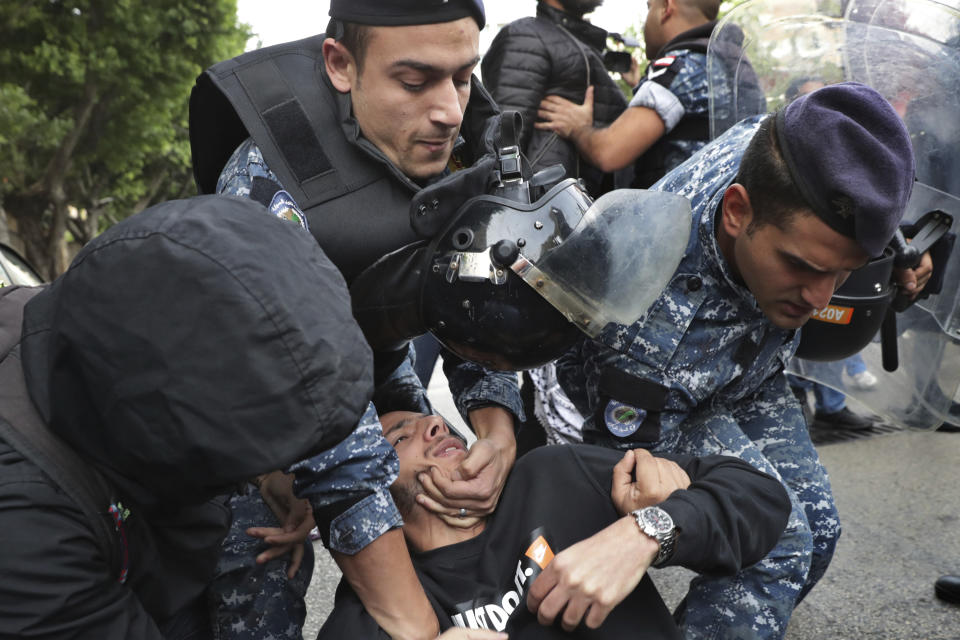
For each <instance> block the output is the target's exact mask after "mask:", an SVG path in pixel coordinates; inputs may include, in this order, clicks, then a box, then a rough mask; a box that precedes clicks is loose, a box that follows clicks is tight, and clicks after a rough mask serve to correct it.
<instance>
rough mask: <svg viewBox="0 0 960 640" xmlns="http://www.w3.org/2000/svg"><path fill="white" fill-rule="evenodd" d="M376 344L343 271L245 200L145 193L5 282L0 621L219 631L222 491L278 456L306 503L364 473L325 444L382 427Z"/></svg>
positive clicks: (55, 627)
mask: <svg viewBox="0 0 960 640" xmlns="http://www.w3.org/2000/svg"><path fill="white" fill-rule="evenodd" d="M372 361H373V359H372V354H371V351H370V348H369V346H368V345H367V343H366V340H365V339H364V337H363V334H362V332H361V330H360V328H359V327H358V326H357V324H356V322H355V320H354V319H353V316H352V312H351V308H350V297H349V293H348V290H347V287H346V284H345V282H344V280H343V277H342V276H341V275H340V272H339V271H338V270H337V269H336V267H335V266H334V265H333V264H332V263H331V262H330V260H329V259H328V258H327V257H326V255H325V254H324V252H323V251H322V250H321V249H320V247H319V246H318V245H317V243H316V242H315V241H314V240H313V239H312V238H311V237H310V235H309V234H307V233H304V232H303V231H302V230H301V229H299V228H298V227H297V225H295V224H291V223H290V222H287V221H284V220H281V219H279V218H277V217H274V216H271V215H269V214H268V213H267V211H266V209H265V208H264V207H262V206H261V205H259V204H257V203H255V202H253V201H250V200H246V199H240V198H229V197H217V196H206V197H198V198H193V199H190V200H182V201H175V202H170V203H165V204H162V205H157V206H155V207H151V208H150V209H147V210H145V211H143V212H141V213H140V214H137V215H135V216H132V217H130V218H128V219H127V220H125V221H123V222H121V223H120V224H118V225H116V226H114V227H112V228H111V229H109V230H108V231H106V232H105V233H104V234H102V235H101V236H99V237H98V238H96V239H94V240H93V241H92V242H91V243H89V244H88V245H87V246H86V247H84V249H83V250H82V251H81V252H80V254H79V255H78V256H77V258H76V259H75V260H74V261H73V263H72V265H71V267H70V268H69V269H68V270H67V272H66V273H64V274H63V275H62V276H60V277H59V278H58V279H57V280H55V281H54V282H53V283H52V284H50V285H49V286H45V287H7V288H3V289H0V576H3V579H2V580H0V638H14V637H15V638H81V637H82V638H96V639H97V640H123V639H129V638H136V639H138V640H155V639H160V638H168V639H178V640H179V639H186V638H195V639H201V638H212V637H213V633H212V628H211V623H210V616H209V612H208V610H207V603H206V591H207V586H208V582H209V580H210V578H211V576H212V574H213V570H214V566H215V565H216V562H217V559H218V556H219V552H220V542H221V539H222V538H223V536H224V534H225V533H226V530H227V526H228V524H229V521H230V513H229V510H228V509H227V505H226V501H225V499H224V498H222V497H221V498H218V497H217V496H224V495H226V494H228V493H230V492H231V491H232V490H233V488H234V487H236V486H238V485H239V484H241V483H243V482H245V481H247V480H249V479H250V478H253V477H255V476H256V475H257V474H261V473H264V472H267V471H270V470H272V469H290V471H291V472H292V473H294V474H295V477H296V480H295V485H294V489H295V491H296V492H297V495H298V496H299V497H301V498H304V499H308V500H310V502H311V505H312V506H313V508H314V510H317V509H322V508H323V507H324V506H325V505H326V504H328V503H329V502H330V500H331V499H333V500H337V499H342V497H343V495H344V494H345V493H350V492H356V491H357V490H359V489H362V487H357V486H355V483H352V482H351V480H350V473H351V472H350V469H349V465H347V467H344V466H343V465H340V466H338V465H337V464H336V463H335V462H331V454H330V451H331V450H333V449H335V448H336V446H337V445H338V444H339V443H340V442H341V441H343V439H344V438H345V437H347V436H348V435H350V434H352V433H354V432H356V431H357V430H360V429H375V430H376V431H377V432H379V430H380V426H379V422H378V420H377V417H376V413H375V411H374V410H373V408H372V405H371V403H370V398H371V396H372V394H373V373H372V369H373V364H372ZM28 426H32V427H33V430H32V431H30V430H29V429H28V428H27V427H28ZM27 433H33V434H34V436H36V434H38V433H46V434H49V436H48V437H49V442H53V443H54V444H53V445H50V446H46V447H44V446H35V445H30V443H31V442H35V440H30V439H29V438H26V436H25V434H27ZM381 454H382V455H380V460H379V462H378V464H380V465H382V466H383V468H384V472H385V473H386V474H387V475H388V477H389V474H390V473H393V474H394V477H395V474H396V467H397V461H396V456H395V454H394V453H393V450H392V449H391V448H390V447H385V448H384V450H383V451H382V452H381ZM324 456H325V457H324ZM71 461H72V462H71ZM297 461H301V462H297ZM294 463H297V464H295V465H294ZM291 465H294V467H293V468H290V466H291ZM70 469H72V472H71V471H69V470H70ZM335 482H339V483H341V484H335ZM81 485H83V486H93V485H99V486H100V487H101V489H102V491H101V492H100V494H98V493H96V492H93V493H94V495H101V494H102V495H101V497H104V496H105V499H104V500H103V501H99V500H95V499H94V500H90V501H85V500H82V499H77V498H76V496H77V495H79V494H77V493H76V492H77V490H78V487H80V486H81ZM335 496H339V497H335ZM108 512H109V513H111V514H115V517H114V516H112V515H108ZM101 518H105V519H107V522H108V523H109V525H108V526H107V527H104V526H103V524H104V523H103V522H101ZM398 535H399V534H398ZM386 575H387V576H394V575H395V574H390V573H388V574H386ZM380 579H381V580H383V579H384V576H381V577H380Z"/></svg>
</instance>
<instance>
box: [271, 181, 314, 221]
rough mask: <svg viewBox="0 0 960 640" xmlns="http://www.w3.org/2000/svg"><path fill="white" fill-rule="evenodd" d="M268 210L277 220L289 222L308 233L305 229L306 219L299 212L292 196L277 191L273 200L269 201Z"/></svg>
mask: <svg viewBox="0 0 960 640" xmlns="http://www.w3.org/2000/svg"><path fill="white" fill-rule="evenodd" d="M268 209H270V213H272V214H273V215H275V216H277V217H278V218H282V219H284V220H289V221H290V222H293V223H296V224H298V225H300V228H302V229H303V230H305V231H309V229H308V228H307V217H306V216H305V215H303V212H302V211H300V208H299V207H298V206H297V203H296V201H295V200H294V199H293V196H291V195H290V194H289V193H287V192H286V191H283V190H280V191H277V192H276V193H275V194H274V196H273V200H271V201H270V206H269V207H268Z"/></svg>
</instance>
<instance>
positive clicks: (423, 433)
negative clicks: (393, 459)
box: [380, 411, 467, 486]
mask: <svg viewBox="0 0 960 640" xmlns="http://www.w3.org/2000/svg"><path fill="white" fill-rule="evenodd" d="M380 424H381V426H382V427H383V436H384V437H385V438H386V439H387V441H388V442H389V443H390V444H391V445H392V446H393V448H394V449H396V451H397V457H399V458H400V475H399V476H398V477H397V484H398V485H402V486H411V485H415V484H416V475H417V474H418V473H420V472H421V471H424V470H426V469H429V468H430V467H438V468H439V469H440V470H441V471H443V472H445V473H447V474H449V473H451V472H452V471H453V470H454V469H456V468H457V466H459V464H460V461H461V460H463V458H464V457H465V456H466V455H467V447H466V445H465V444H464V442H463V440H461V439H460V438H458V437H457V436H455V435H453V434H452V433H451V432H450V427H448V426H447V424H446V422H444V420H443V418H441V417H440V416H427V415H423V414H421V413H411V412H408V411H394V412H390V413H386V414H384V415H382V416H381V417H380Z"/></svg>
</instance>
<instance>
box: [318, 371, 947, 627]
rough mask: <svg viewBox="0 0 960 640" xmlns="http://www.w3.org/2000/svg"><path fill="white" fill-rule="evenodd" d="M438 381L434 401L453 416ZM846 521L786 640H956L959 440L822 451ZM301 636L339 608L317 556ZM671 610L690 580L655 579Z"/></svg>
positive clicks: (861, 442) (871, 443)
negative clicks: (945, 584)
mask: <svg viewBox="0 0 960 640" xmlns="http://www.w3.org/2000/svg"><path fill="white" fill-rule="evenodd" d="M442 384H443V381H442V380H437V381H435V382H434V383H433V384H431V389H430V392H431V397H433V398H435V402H437V403H438V405H440V406H441V411H444V412H447V411H448V408H447V407H449V405H448V404H444V403H445V402H447V400H446V399H445V398H444V397H443V389H442ZM819 451H820V456H821V458H822V460H823V463H824V465H825V466H826V468H827V470H828V471H829V473H830V477H831V480H832V483H833V489H834V493H835V495H836V499H837V503H838V506H839V509H840V515H841V519H842V523H843V536H842V537H841V539H840V543H839V546H838V548H837V553H836V556H835V557H834V561H833V564H832V565H831V567H830V569H829V570H828V572H827V575H826V576H825V577H824V579H823V580H822V581H821V582H820V584H819V585H818V586H817V587H816V588H815V589H814V590H813V591H812V592H811V594H810V596H809V597H808V598H807V599H806V600H805V601H804V602H802V603H801V604H800V605H799V606H798V607H797V609H796V612H795V613H794V617H793V619H792V621H791V623H790V627H789V629H788V630H787V640H823V639H840V640H848V639H849V640H853V639H858V640H860V639H864V640H960V606H956V605H948V604H945V603H943V602H941V601H939V600H937V599H936V598H935V597H934V595H933V581H934V580H935V579H936V578H937V577H938V576H939V575H940V574H941V573H945V572H954V573H960V487H958V484H960V433H940V432H906V431H895V432H890V433H881V434H878V435H874V436H871V437H866V438H859V439H855V440H851V441H847V442H839V443H835V444H826V445H821V446H820V447H819ZM317 559H318V562H317V570H316V572H315V574H314V580H313V583H312V584H311V588H310V595H309V604H308V606H309V609H310V614H309V616H308V619H307V629H306V630H305V631H306V632H305V634H304V637H305V638H308V639H309V638H313V637H314V634H315V633H316V630H317V629H318V628H319V626H320V624H322V621H323V619H324V617H325V616H326V615H327V613H328V612H329V610H330V607H331V605H332V601H333V589H334V587H335V585H336V583H337V581H338V580H339V572H338V571H337V569H336V566H335V565H334V564H333V563H332V562H331V561H330V559H329V556H328V555H327V554H326V552H325V551H324V550H323V549H322V548H320V547H319V546H318V548H317ZM652 575H653V577H654V581H655V582H656V583H657V585H658V586H659V588H660V589H661V591H662V593H663V594H664V599H665V600H666V601H667V604H669V605H671V606H672V605H674V604H676V602H678V601H679V599H680V597H682V595H683V592H684V591H685V589H686V586H685V585H686V581H687V580H688V579H689V577H690V574H689V572H687V571H685V570H683V569H666V570H663V571H655V572H654V573H653V574H652Z"/></svg>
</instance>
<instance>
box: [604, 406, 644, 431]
mask: <svg viewBox="0 0 960 640" xmlns="http://www.w3.org/2000/svg"><path fill="white" fill-rule="evenodd" d="M603 417H604V422H605V423H606V424H607V429H608V430H609V431H610V433H612V434H613V435H615V436H617V437H618V438H626V437H627V436H631V435H633V434H634V433H636V431H637V429H639V428H640V425H641V424H643V421H644V419H645V418H646V417H647V412H646V411H644V410H643V409H638V408H636V407H631V406H630V405H628V404H619V403H617V402H608V403H607V408H606V411H604V416H603Z"/></svg>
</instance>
